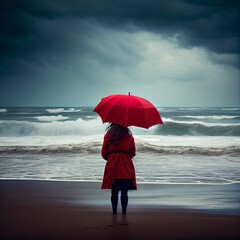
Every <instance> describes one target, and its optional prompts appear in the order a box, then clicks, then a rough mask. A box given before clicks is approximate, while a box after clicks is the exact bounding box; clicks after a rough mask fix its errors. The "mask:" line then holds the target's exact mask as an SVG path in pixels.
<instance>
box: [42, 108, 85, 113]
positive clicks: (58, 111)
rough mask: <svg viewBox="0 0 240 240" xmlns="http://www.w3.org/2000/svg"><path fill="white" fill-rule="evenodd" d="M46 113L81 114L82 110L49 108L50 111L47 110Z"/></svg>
mask: <svg viewBox="0 0 240 240" xmlns="http://www.w3.org/2000/svg"><path fill="white" fill-rule="evenodd" d="M46 111H47V112H49V113H61V112H65V113H71V112H80V111H81V109H75V108H68V109H64V108H49V109H46Z"/></svg>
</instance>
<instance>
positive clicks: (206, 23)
mask: <svg viewBox="0 0 240 240" xmlns="http://www.w3.org/2000/svg"><path fill="white" fill-rule="evenodd" d="M0 3H1V8H0V106H2V107H3V106H73V107H74V106H95V105H96V104H97V103H98V102H99V101H100V99H101V98H102V97H104V96H106V95H111V94H116V93H126V94H127V93H128V92H131V94H132V95H138V96H141V97H144V98H147V99H148V100H150V101H151V102H152V103H153V104H154V105H156V106H159V107H168V106H169V107H174V106H178V107H201V106H202V107H207V106H209V107H218V106H225V107H226V106H229V107H235V106H238V107H239V106H240V96H239V95H240V64H239V63H240V61H239V60H240V58H239V56H240V55H239V54H240V32H239V21H240V4H239V3H240V2H239V1H238V0H147V1H146V0H41V1H32V0H1V1H0Z"/></svg>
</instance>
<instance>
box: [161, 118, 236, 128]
mask: <svg viewBox="0 0 240 240" xmlns="http://www.w3.org/2000/svg"><path fill="white" fill-rule="evenodd" d="M162 120H163V122H164V123H178V124H188V125H195V124H198V125H203V126H207V127H229V126H236V127H237V126H240V123H209V122H202V121H179V120H173V119H171V118H162Z"/></svg>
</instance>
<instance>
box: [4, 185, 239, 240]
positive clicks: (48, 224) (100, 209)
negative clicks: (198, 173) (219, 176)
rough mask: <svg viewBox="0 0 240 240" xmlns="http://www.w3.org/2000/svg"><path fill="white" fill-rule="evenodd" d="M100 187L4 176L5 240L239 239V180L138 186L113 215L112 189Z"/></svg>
mask: <svg viewBox="0 0 240 240" xmlns="http://www.w3.org/2000/svg"><path fill="white" fill-rule="evenodd" d="M100 186H101V183H100V182H71V181H39V180H34V181H33V180H1V181H0V196H1V201H0V208H1V217H0V230H1V231H0V233H1V236H0V237H1V239H105V240H106V239H239V237H240V213H239V209H240V207H239V196H240V187H239V184H229V185H220V186H219V185H196V184H195V185H186V184H179V185H178V184H169V185H168V184H166V185H164V184H139V186H138V191H131V192H130V193H129V206H128V212H127V215H126V216H124V215H121V211H120V204H119V208H118V209H119V211H118V215H117V216H113V215H112V213H111V206H110V192H109V191H108V190H101V189H100ZM184 196H185V197H184ZM186 196H187V197H186ZM197 199H198V201H197ZM177 203H178V204H177Z"/></svg>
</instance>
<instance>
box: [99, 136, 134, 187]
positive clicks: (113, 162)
mask: <svg viewBox="0 0 240 240" xmlns="http://www.w3.org/2000/svg"><path fill="white" fill-rule="evenodd" d="M108 140H109V134H108V133H107V134H106V135H105V136H104V141H103V145H102V157H103V158H104V159H105V160H107V163H106V166H105V170H104V176H103V182H102V189H111V187H112V184H113V182H114V180H115V179H116V178H128V179H132V180H133V184H134V186H135V188H136V189H137V184H136V174H135V169H134V165H133V162H132V158H133V157H134V156H135V154H136V147H135V143H134V138H133V136H132V135H128V136H126V137H124V138H123V139H121V140H120V141H119V143H118V144H117V145H114V144H110V143H109V141H108Z"/></svg>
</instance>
